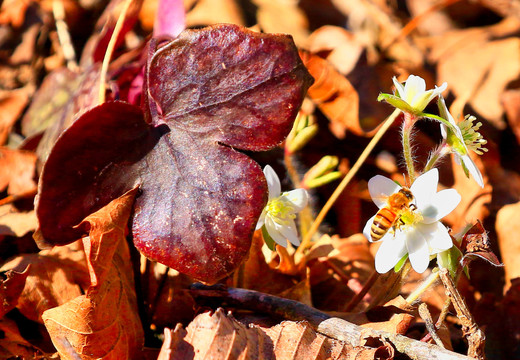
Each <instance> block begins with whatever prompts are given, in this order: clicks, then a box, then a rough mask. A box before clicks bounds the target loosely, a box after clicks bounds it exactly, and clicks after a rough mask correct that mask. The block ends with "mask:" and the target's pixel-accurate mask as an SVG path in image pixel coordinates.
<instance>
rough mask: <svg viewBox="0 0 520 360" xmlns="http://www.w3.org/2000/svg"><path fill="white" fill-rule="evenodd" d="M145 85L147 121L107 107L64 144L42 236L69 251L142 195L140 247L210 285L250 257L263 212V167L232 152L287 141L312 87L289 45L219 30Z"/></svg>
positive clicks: (163, 64) (163, 52)
mask: <svg viewBox="0 0 520 360" xmlns="http://www.w3.org/2000/svg"><path fill="white" fill-rule="evenodd" d="M146 80H147V81H146V82H145V83H146V84H147V86H146V87H145V94H146V96H147V98H146V101H145V104H146V107H145V108H144V109H143V110H144V111H143V112H142V111H141V110H140V109H139V108H137V107H134V106H132V105H129V104H126V103H123V102H112V103H105V104H102V105H100V106H98V107H96V108H94V109H92V110H90V111H89V112H87V113H85V114H84V115H83V116H81V117H80V118H79V119H77V121H76V122H75V123H74V124H73V125H72V126H71V127H70V128H69V129H68V130H67V131H65V133H64V134H63V135H62V136H61V137H60V139H59V140H58V142H57V143H56V145H55V147H54V148H53V150H52V152H51V154H50V156H49V159H48V161H47V163H46V165H45V167H44V170H43V172H42V176H41V179H40V184H39V195H38V202H37V207H36V209H37V214H38V217H39V220H40V230H41V233H40V234H41V235H42V237H43V238H44V239H45V241H46V242H47V243H50V244H64V243H68V242H70V241H73V240H75V239H76V238H78V237H79V236H81V235H82V234H83V233H84V232H85V230H86V229H85V228H82V227H77V228H74V226H75V225H77V224H79V223H80V222H81V221H82V220H83V218H84V217H85V216H87V215H89V214H90V213H92V212H93V211H96V210H98V209H99V208H101V207H102V206H104V205H106V204H107V203H108V202H109V201H111V200H112V199H115V198H117V197H118V196H120V195H121V194H123V193H124V192H125V191H128V190H130V189H131V188H133V187H134V186H139V187H140V196H138V198H137V199H136V203H135V213H134V217H133V220H132V233H133V238H134V243H135V245H136V247H137V248H138V249H139V250H140V251H141V252H142V253H143V254H145V255H146V256H147V257H149V258H151V259H153V260H157V261H160V262H162V263H163V264H165V265H167V266H170V267H172V268H175V269H177V270H179V271H181V272H183V273H186V274H188V275H191V276H193V277H195V278H197V279H201V280H203V281H206V282H214V281H216V280H218V279H220V278H222V277H224V276H226V275H227V274H229V273H230V272H232V271H233V270H234V269H235V268H236V267H237V266H238V265H239V264H240V263H241V261H242V260H243V258H244V257H245V255H246V254H247V252H248V250H249V247H250V244H251V236H252V233H253V231H254V228H255V225H256V222H257V219H258V217H259V216H260V213H261V211H262V209H263V207H264V205H265V202H266V201H267V185H266V182H265V178H264V176H263V173H262V171H261V168H260V166H259V165H258V164H257V163H255V162H254V161H253V160H252V159H250V158H249V157H248V156H247V155H245V154H243V153H241V152H239V151H237V150H236V149H243V150H267V149H269V148H272V147H273V146H275V145H277V144H278V143H280V142H281V141H283V139H284V138H285V136H287V134H288V132H289V131H290V128H291V126H292V120H293V119H294V117H295V115H296V113H297V111H298V108H299V106H300V104H301V102H302V101H303V97H304V96H305V92H306V90H307V88H308V87H309V86H310V84H311V82H312V78H311V77H310V76H309V75H308V73H307V71H306V70H305V67H304V66H303V64H302V63H301V60H300V58H299V56H298V52H297V50H296V47H295V46H294V44H293V42H292V40H291V38H290V37H289V36H284V35H268V34H259V33H254V32H252V31H248V30H245V29H243V28H240V27H238V26H234V25H217V26H212V27H209V28H205V29H201V30H187V31H185V32H183V33H182V34H181V35H180V36H179V37H178V38H177V39H175V40H174V41H172V42H170V43H168V44H166V45H165V46H163V47H161V48H160V49H159V50H157V51H156V52H155V54H154V55H153V57H152V59H151V60H150V63H149V66H148V69H147V79H146ZM143 114H146V116H148V115H151V118H150V119H148V123H147V122H145V120H144V116H143Z"/></svg>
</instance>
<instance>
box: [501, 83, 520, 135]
mask: <svg viewBox="0 0 520 360" xmlns="http://www.w3.org/2000/svg"><path fill="white" fill-rule="evenodd" d="M502 105H503V106H504V110H505V112H506V115H507V121H508V123H509V126H510V127H511V130H513V133H514V134H515V136H516V140H517V141H518V143H520V90H519V89H514V90H507V91H504V93H503V94H502Z"/></svg>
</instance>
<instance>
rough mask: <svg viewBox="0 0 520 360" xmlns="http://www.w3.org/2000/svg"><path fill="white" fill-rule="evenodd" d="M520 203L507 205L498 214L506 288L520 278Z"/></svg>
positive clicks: (498, 229)
mask: <svg viewBox="0 0 520 360" xmlns="http://www.w3.org/2000/svg"><path fill="white" fill-rule="evenodd" d="M518 214H520V202H518V203H516V204H511V205H506V206H504V207H503V208H502V209H500V210H499V211H498V213H497V220H496V225H495V228H496V231H497V235H498V245H499V246H500V254H501V255H502V262H503V263H504V265H505V267H504V269H505V277H506V283H507V285H506V287H508V286H509V284H510V282H511V280H512V279H514V278H517V277H520V257H519V256H518V254H520V222H519V221H518Z"/></svg>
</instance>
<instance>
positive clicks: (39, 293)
mask: <svg viewBox="0 0 520 360" xmlns="http://www.w3.org/2000/svg"><path fill="white" fill-rule="evenodd" d="M59 252H60V253H62V254H61V255H57V251H53V252H51V251H47V250H44V251H42V252H40V254H28V255H23V256H19V257H17V258H15V259H13V260H11V261H9V262H7V263H6V264H4V265H3V266H2V268H1V269H0V270H1V271H6V270H14V271H17V272H21V271H23V270H24V269H26V268H27V266H28V265H29V264H30V265H31V266H30V267H29V269H28V270H27V280H26V282H25V287H24V289H23V292H22V294H21V296H20V298H19V300H18V305H17V306H16V307H17V308H18V310H20V312H21V313H22V314H23V315H24V316H25V317H26V318H28V319H30V320H33V321H36V322H40V323H41V322H42V318H41V316H42V313H43V312H44V311H45V310H47V309H50V308H52V307H55V306H59V305H61V304H64V303H66V302H67V301H69V300H71V299H73V298H75V297H77V296H79V295H81V293H82V290H81V289H82V286H84V285H85V284H84V283H83V281H84V279H85V275H86V268H85V265H84V263H82V262H81V261H75V260H72V259H67V258H68V256H67V255H66V254H70V253H72V252H74V251H73V250H71V248H69V247H62V248H60V249H59ZM60 257H63V258H60Z"/></svg>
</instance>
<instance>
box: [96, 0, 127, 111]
mask: <svg viewBox="0 0 520 360" xmlns="http://www.w3.org/2000/svg"><path fill="white" fill-rule="evenodd" d="M132 1H133V0H125V2H124V4H123V10H122V11H121V14H120V15H119V18H118V19H117V22H116V26H115V27H114V32H113V33H112V36H111V37H110V42H109V43H108V46H107V51H106V53H105V57H104V59H103V64H102V65H101V72H100V74H99V103H100V104H103V103H104V102H105V81H106V77H107V71H108V64H109V63H110V59H111V58H112V54H113V52H114V47H115V46H116V41H117V38H118V36H119V33H120V32H121V28H122V27H123V22H124V21H125V17H126V13H127V12H128V8H129V7H130V4H131V3H132Z"/></svg>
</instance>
